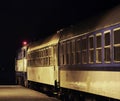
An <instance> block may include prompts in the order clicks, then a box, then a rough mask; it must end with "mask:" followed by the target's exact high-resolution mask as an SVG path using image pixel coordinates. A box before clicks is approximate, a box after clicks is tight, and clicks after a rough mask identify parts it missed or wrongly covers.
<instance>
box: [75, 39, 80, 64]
mask: <svg viewBox="0 0 120 101" xmlns="http://www.w3.org/2000/svg"><path fill="white" fill-rule="evenodd" d="M76 62H77V63H78V64H80V63H81V40H80V39H78V40H77V41H76Z"/></svg>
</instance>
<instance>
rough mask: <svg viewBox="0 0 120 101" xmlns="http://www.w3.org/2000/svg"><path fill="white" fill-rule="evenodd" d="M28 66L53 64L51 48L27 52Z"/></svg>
mask: <svg viewBox="0 0 120 101" xmlns="http://www.w3.org/2000/svg"><path fill="white" fill-rule="evenodd" d="M27 58H28V66H48V65H52V64H53V48H52V47H51V48H45V49H42V50H37V51H33V52H31V53H29V54H28V56H27Z"/></svg>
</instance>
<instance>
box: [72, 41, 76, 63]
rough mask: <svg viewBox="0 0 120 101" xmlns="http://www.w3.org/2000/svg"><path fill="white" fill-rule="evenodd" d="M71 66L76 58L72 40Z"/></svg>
mask: <svg viewBox="0 0 120 101" xmlns="http://www.w3.org/2000/svg"><path fill="white" fill-rule="evenodd" d="M71 57H72V59H73V60H72V61H71V62H72V64H75V62H76V58H75V40H72V56H71Z"/></svg>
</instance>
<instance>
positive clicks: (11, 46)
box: [0, 0, 119, 84]
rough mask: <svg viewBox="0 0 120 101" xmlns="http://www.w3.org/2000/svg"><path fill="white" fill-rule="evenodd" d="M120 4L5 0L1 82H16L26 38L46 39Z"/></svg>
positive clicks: (0, 27) (0, 6)
mask: <svg viewBox="0 0 120 101" xmlns="http://www.w3.org/2000/svg"><path fill="white" fill-rule="evenodd" d="M118 4H119V0H104V1H102V0H96V1H94V0H93V1H92V0H78V1H77V0H8V1H7V0H1V1H0V35H1V37H0V84H13V83H14V67H15V63H14V62H15V55H16V51H17V49H18V48H20V47H21V45H22V41H23V40H26V41H28V43H29V42H32V41H36V40H40V39H43V38H45V37H47V36H49V35H51V34H53V33H54V32H56V31H57V30H59V29H61V28H65V27H68V26H70V25H74V24H77V23H79V22H80V21H82V20H85V19H87V18H89V17H91V16H94V15H97V14H99V13H101V12H103V11H106V10H108V9H110V8H112V7H114V6H116V5H118ZM8 82H9V83H8Z"/></svg>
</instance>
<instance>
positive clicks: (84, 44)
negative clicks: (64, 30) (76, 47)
mask: <svg viewBox="0 0 120 101" xmlns="http://www.w3.org/2000/svg"><path fill="white" fill-rule="evenodd" d="M81 46H82V63H83V64H85V63H87V38H86V37H84V38H82V45H81Z"/></svg>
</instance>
